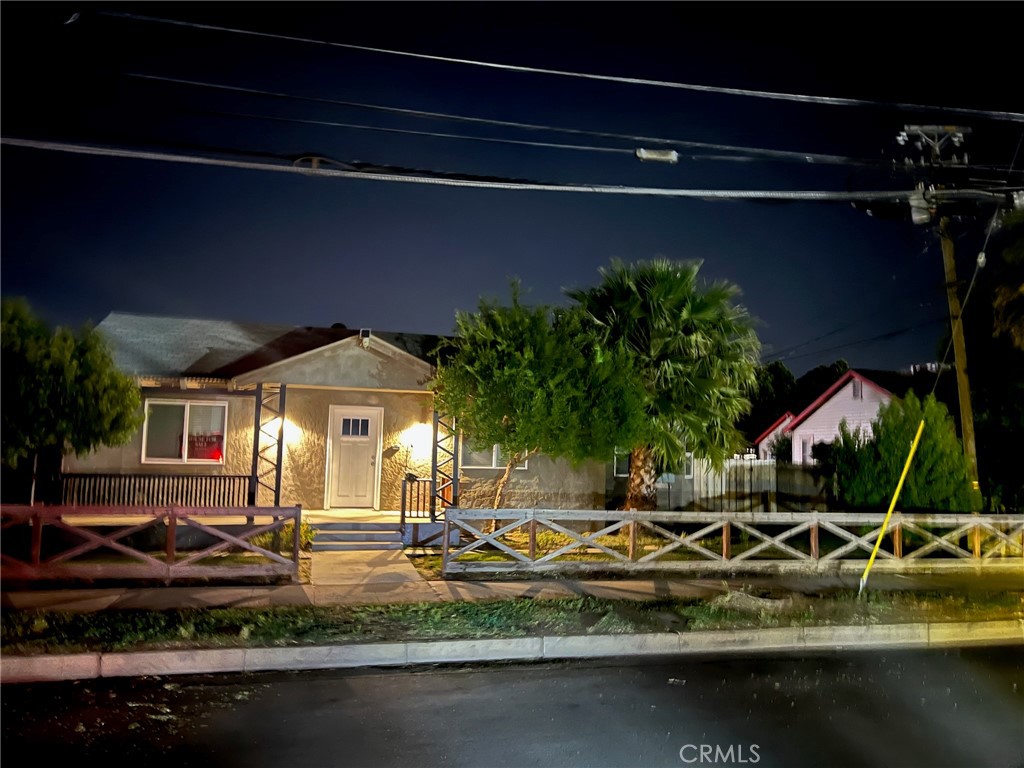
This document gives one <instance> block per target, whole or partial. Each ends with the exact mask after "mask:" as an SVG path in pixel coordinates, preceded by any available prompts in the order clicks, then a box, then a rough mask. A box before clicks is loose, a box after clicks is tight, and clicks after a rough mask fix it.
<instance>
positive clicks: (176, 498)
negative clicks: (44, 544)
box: [61, 473, 249, 507]
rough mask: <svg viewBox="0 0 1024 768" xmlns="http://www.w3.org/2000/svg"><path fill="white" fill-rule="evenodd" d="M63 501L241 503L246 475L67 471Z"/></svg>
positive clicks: (153, 504) (183, 504)
mask: <svg viewBox="0 0 1024 768" xmlns="http://www.w3.org/2000/svg"><path fill="white" fill-rule="evenodd" d="M61 486H62V487H61V499H62V501H63V503H64V504H65V505H72V506H84V505H116V506H136V505H137V506H151V507H162V506H176V507H244V506H245V505H246V504H247V503H248V499H247V496H246V494H247V491H248V486H249V475H118V474H93V473H89V474H85V473H68V474H65V475H64V476H63V478H62V481H61Z"/></svg>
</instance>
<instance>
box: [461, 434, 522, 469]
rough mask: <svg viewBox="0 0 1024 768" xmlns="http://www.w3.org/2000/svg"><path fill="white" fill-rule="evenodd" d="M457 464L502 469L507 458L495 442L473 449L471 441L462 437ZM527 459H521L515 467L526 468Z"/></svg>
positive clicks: (476, 467) (464, 467)
mask: <svg viewBox="0 0 1024 768" xmlns="http://www.w3.org/2000/svg"><path fill="white" fill-rule="evenodd" d="M459 452H460V454H461V455H460V457H459V465H460V466H461V467H462V468H463V469H504V468H505V464H506V463H507V459H506V458H505V452H504V451H502V450H501V446H500V445H498V444H497V443H495V444H494V445H492V446H491V447H490V448H484V449H483V450H482V451H476V450H473V445H472V441H471V440H468V439H467V438H465V437H463V438H462V439H461V441H460V444H459ZM528 465H529V461H523V462H522V463H521V464H519V465H518V466H517V467H516V469H517V470H520V469H526V468H527V466H528Z"/></svg>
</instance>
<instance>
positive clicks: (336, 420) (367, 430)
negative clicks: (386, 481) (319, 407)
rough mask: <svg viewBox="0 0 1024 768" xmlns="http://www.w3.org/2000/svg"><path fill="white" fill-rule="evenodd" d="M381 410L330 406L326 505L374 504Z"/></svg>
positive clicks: (377, 473) (378, 464)
mask: <svg viewBox="0 0 1024 768" xmlns="http://www.w3.org/2000/svg"><path fill="white" fill-rule="evenodd" d="M382 414H383V409H382V408H368V407H357V406H347V405H332V406H331V418H330V422H331V424H330V429H331V439H330V445H329V446H328V450H329V451H330V459H329V461H328V469H327V501H328V505H329V506H331V507H370V508H376V507H377V499H378V495H377V494H378V487H379V480H380V471H379V467H380V424H381V416H382Z"/></svg>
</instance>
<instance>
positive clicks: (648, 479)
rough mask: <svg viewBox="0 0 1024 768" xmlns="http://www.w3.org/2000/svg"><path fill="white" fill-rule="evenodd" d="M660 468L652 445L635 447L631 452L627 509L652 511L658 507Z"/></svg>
mask: <svg viewBox="0 0 1024 768" xmlns="http://www.w3.org/2000/svg"><path fill="white" fill-rule="evenodd" d="M657 482H658V468H657V465H656V464H655V463H654V454H653V453H652V452H651V449H650V447H648V446H646V445H645V446H642V447H640V448H634V449H633V450H632V452H631V453H630V454H629V485H628V488H627V490H626V509H637V510H645V511H651V510H654V509H657V508H658V487H657Z"/></svg>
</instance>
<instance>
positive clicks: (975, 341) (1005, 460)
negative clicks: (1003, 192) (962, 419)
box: [942, 212, 1024, 511]
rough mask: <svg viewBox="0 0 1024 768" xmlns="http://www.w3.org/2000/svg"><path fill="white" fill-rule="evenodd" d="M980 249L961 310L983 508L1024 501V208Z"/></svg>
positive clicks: (1023, 505) (1016, 506)
mask: <svg viewBox="0 0 1024 768" xmlns="http://www.w3.org/2000/svg"><path fill="white" fill-rule="evenodd" d="M986 250H987V260H988V264H987V265H986V266H985V268H984V269H982V270H981V271H980V272H979V273H978V277H977V282H976V285H975V287H974V290H973V292H972V294H971V298H970V301H969V302H968V303H967V304H966V305H965V307H964V315H963V320H964V336H965V339H966V342H967V366H968V372H969V375H970V384H971V405H972V407H973V409H974V431H975V444H976V446H977V451H978V473H979V475H980V477H979V479H980V480H981V487H982V490H983V491H984V493H985V496H986V498H987V504H986V506H987V508H988V509H991V510H993V511H1019V510H1021V509H1024V472H1021V470H1020V446H1021V444H1022V443H1024V375H1022V374H1021V372H1022V371H1024V213H1020V212H1018V213H1016V214H1010V215H1009V216H1008V217H1007V218H1006V219H1005V220H1004V222H1003V226H1002V227H1001V228H1000V229H999V230H998V231H997V232H996V233H994V234H993V236H992V239H991V242H990V243H989V245H988V247H987V249H986ZM947 341H948V337H947V339H946V340H945V341H944V342H943V345H942V349H943V350H945V347H946V342H947Z"/></svg>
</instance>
